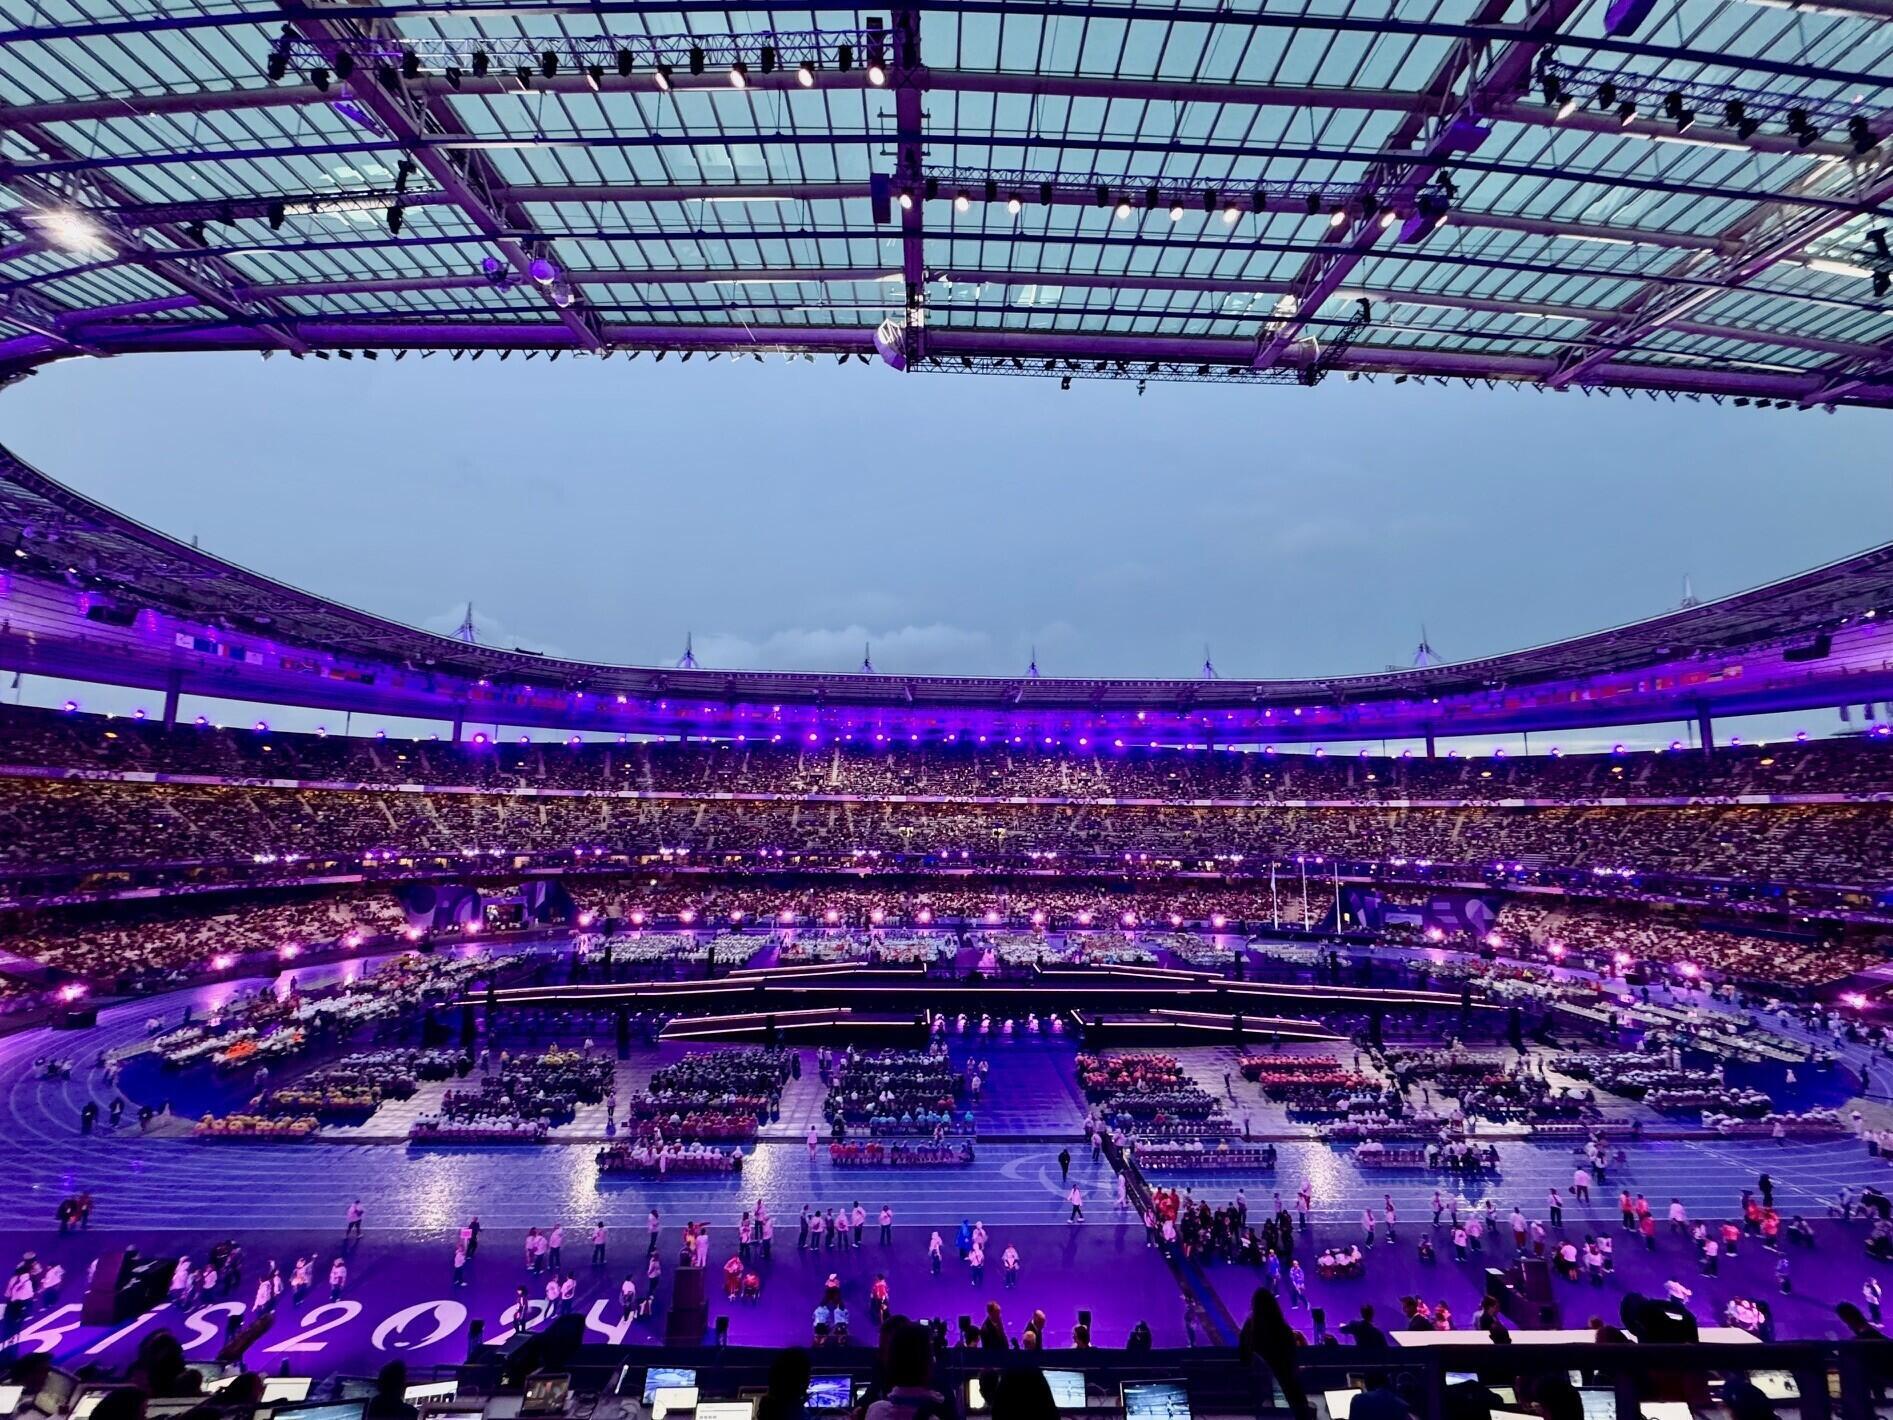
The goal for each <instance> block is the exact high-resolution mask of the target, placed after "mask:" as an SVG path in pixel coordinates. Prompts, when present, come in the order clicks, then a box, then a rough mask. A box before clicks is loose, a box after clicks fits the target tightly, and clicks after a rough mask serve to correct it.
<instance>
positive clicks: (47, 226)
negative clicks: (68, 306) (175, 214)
mask: <svg viewBox="0 0 1893 1420" xmlns="http://www.w3.org/2000/svg"><path fill="white" fill-rule="evenodd" d="M33 225H34V226H36V227H38V228H39V233H40V235H41V236H42V237H44V238H45V239H46V240H47V242H48V243H50V244H51V245H53V246H56V247H58V248H59V249H60V250H61V251H70V252H82V253H84V252H108V253H109V252H110V251H111V244H110V243H109V242H108V241H107V240H106V238H105V230H104V228H102V227H100V226H99V224H98V223H97V222H95V221H94V220H93V219H92V217H91V215H90V214H89V213H86V212H82V211H80V210H79V209H78V208H76V207H46V208H41V209H40V210H39V211H37V212H35V213H34V214H33ZM199 245H200V246H201V245H202V243H201V242H200V243H199Z"/></svg>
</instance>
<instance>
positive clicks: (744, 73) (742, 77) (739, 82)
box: [730, 59, 749, 89]
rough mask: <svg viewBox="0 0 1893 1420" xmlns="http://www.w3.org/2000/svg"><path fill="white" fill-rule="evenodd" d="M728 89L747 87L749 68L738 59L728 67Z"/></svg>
mask: <svg viewBox="0 0 1893 1420" xmlns="http://www.w3.org/2000/svg"><path fill="white" fill-rule="evenodd" d="M730 87H731V88H732V89H747V88H748V87H749V66H748V65H747V64H745V63H743V61H742V60H740V59H739V60H737V61H736V62H735V63H734V64H732V65H730Z"/></svg>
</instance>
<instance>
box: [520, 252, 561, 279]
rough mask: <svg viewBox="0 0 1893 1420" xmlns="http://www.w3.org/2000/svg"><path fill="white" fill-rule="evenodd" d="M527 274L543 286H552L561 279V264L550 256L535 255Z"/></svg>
mask: <svg viewBox="0 0 1893 1420" xmlns="http://www.w3.org/2000/svg"><path fill="white" fill-rule="evenodd" d="M526 274H527V275H528V276H530V277H531V278H532V279H533V280H534V281H535V282H537V283H538V284H539V285H541V286H550V285H551V284H552V283H553V282H554V281H557V280H558V279H559V264H558V263H557V262H555V261H554V260H552V258H551V257H549V256H535V257H534V258H533V259H532V263H531V265H529V266H528V267H527V268H526Z"/></svg>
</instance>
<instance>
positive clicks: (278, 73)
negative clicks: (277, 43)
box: [263, 49, 289, 83]
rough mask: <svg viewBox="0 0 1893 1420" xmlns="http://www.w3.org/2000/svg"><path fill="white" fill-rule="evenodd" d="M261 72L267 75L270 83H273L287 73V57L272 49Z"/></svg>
mask: <svg viewBox="0 0 1893 1420" xmlns="http://www.w3.org/2000/svg"><path fill="white" fill-rule="evenodd" d="M263 72H264V73H265V74H268V75H269V77H270V82H271V83H275V82H276V81H277V80H278V79H281V78H282V77H283V76H284V75H285V74H287V73H288V72H289V56H288V55H287V54H285V53H284V52H283V51H282V50H281V49H272V50H271V51H270V52H269V59H268V60H267V61H266V62H265V63H264V65H263Z"/></svg>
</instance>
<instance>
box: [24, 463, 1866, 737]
mask: <svg viewBox="0 0 1893 1420" xmlns="http://www.w3.org/2000/svg"><path fill="white" fill-rule="evenodd" d="M0 667H4V668H6V669H10V670H17V671H26V672H31V673H35V674H46V675H57V676H67V677H72V678H75V679H80V680H91V681H100V682H109V683H116V684H126V685H137V686H148V687H152V688H154V689H170V690H173V691H179V692H191V693H197V694H204V695H212V696H218V697H222V698H225V699H231V700H253V701H264V702H281V703H289V704H298V705H312V706H322V707H334V708H338V709H361V710H376V711H380V712H382V713H386V714H403V715H417V716H425V717H431V718H440V719H453V720H461V719H466V720H471V721H475V722H493V723H501V724H512V725H552V726H558V727H567V728H574V729H584V728H589V729H601V730H616V731H619V732H625V733H633V732H635V733H640V734H683V733H688V734H694V735H717V736H722V735H736V734H744V735H751V736H760V735H769V734H776V735H814V736H826V735H829V734H834V735H843V734H851V733H853V732H855V731H860V732H862V733H863V735H864V736H865V735H867V734H871V733H876V732H878V733H883V734H886V735H888V736H890V737H895V736H899V737H906V736H912V737H913V738H915V739H937V738H940V737H943V736H947V735H954V734H959V733H967V734H974V733H979V732H982V731H990V732H1003V733H1006V734H1009V735H1010V734H1020V735H1022V736H1023V735H1030V736H1032V737H1034V738H1035V739H1037V738H1043V739H1045V740H1047V741H1051V742H1067V741H1076V740H1077V739H1078V737H1079V736H1080V735H1083V736H1085V737H1086V738H1087V739H1088V738H1089V737H1090V736H1093V735H1095V736H1099V737H1100V740H1099V743H1100V744H1101V743H1102V742H1103V738H1102V737H1107V736H1108V737H1112V738H1117V737H1122V736H1132V737H1135V739H1134V742H1136V743H1166V744H1168V743H1203V742H1208V741H1217V742H1224V743H1258V742H1263V741H1271V740H1283V741H1295V740H1320V739H1342V738H1348V737H1355V738H1371V737H1375V736H1387V737H1392V736H1407V735H1417V734H1424V733H1429V732H1437V733H1440V734H1476V733H1487V732H1494V731H1505V730H1519V729H1537V728H1554V727H1558V726H1578V725H1610V724H1634V723H1649V722H1654V721H1662V720H1671V719H1681V718H1689V717H1692V716H1695V715H1697V714H1698V713H1702V712H1707V713H1711V714H1735V713H1752V712H1760V711H1769V710H1787V709H1806V708H1814V707H1820V706H1831V705H1838V704H1843V703H1846V702H1849V701H1852V702H1856V703H1865V702H1873V701H1879V700H1881V699H1887V700H1893V543H1889V544H1887V545H1885V546H1883V547H1879V548H1875V549H1873V550H1871V551H1868V552H1863V553H1859V554H1857V555H1856V556H1853V557H1850V558H1847V559H1845V560H1843V561H1840V562H1835V563H1830V564H1829V565H1827V566H1825V567H1821V568H1817V569H1815V570H1813V571H1810V572H1805V573H1802V574H1800V575H1798V576H1794V577H1789V578H1786V579H1784V580H1781V581H1778V582H1774V583H1770V584H1769V585H1767V586H1763V587H1757V588H1755V589H1753V590H1751V591H1747V592H1740V593H1737V594H1736V595H1734V596H1729V597H1724V598H1721V599H1719V600H1716V601H1711V602H1704V603H1699V604H1695V605H1690V606H1684V607H1681V608H1679V609H1677V610H1675V611H1672V612H1669V613H1666V614H1665V615H1662V616H1658V617H1653V618H1651V619H1649V620H1646V621H1640V622H1635V623H1632V624H1631V625H1628V626H1621V627H1616V628H1613V629H1610V630H1606V631H1600V632H1597V633H1594V634H1592V635H1589V636H1580V637H1575V638H1572V639H1570V640H1565V641H1560V642H1555V643H1552V644H1548V645H1544V646H1539V647H1536V648H1533V649H1531V650H1525V651H1517V652H1512V653H1509V654H1506V655H1499V656H1490V657H1486V658H1483V659H1480V660H1473V661H1458V662H1448V663H1441V664H1432V665H1423V666H1416V667H1414V668H1413V669H1408V670H1398V669H1395V670H1388V671H1385V672H1382V673H1378V674H1367V675H1354V676H1334V677H1322V678H1319V679H1307V680H1267V681H1258V680H1233V679H1232V680H1224V679H1201V680H1141V679H1140V680H1132V679H1074V678H1062V677H1050V676H1040V675H1038V674H1037V671H1036V667H1035V668H1034V669H1033V671H1032V672H1031V673H1029V674H1027V675H1024V676H1014V677H994V676H906V675H884V674H877V673H873V672H869V671H866V670H865V668H864V671H863V672H861V673H855V674H834V675H826V674H815V673H806V672H783V671H745V670H734V669H725V668H721V667H714V668H704V667H697V666H694V665H693V666H680V667H674V668H654V667H637V666H617V665H607V664H600V663H597V662H587V661H577V660H570V659H564V658H555V657H550V656H545V655H541V654H537V653H535V652H531V651H526V650H522V649H517V648H515V649H506V648H503V647H493V646H481V645H477V644H471V643H469V642H466V641H462V640H459V639H457V638H455V637H451V636H441V635H437V634H435V633H432V632H427V631H421V630H417V629H415V628H413V627H408V626H403V625H400V624H399V623H396V622H393V621H389V620H386V619H384V618H382V617H378V616H374V615H371V614H369V613H367V612H362V611H357V610H354V609H353V608H350V607H346V606H343V605H340V604H339V603H336V602H332V601H329V600H327V599H326V598H323V597H320V596H317V595H315V594H313V593H309V592H304V591H299V590H297V589H296V588H293V587H289V586H285V585H283V584H282V583H280V582H276V581H272V580H270V579H269V578H267V577H264V576H261V575H259V574H257V573H254V572H250V571H247V570H245V569H244V568H241V567H238V566H236V565H234V564H232V563H229V562H226V561H224V560H222V559H220V558H217V557H214V556H212V555H211V554H209V553H207V552H204V551H202V550H200V549H198V548H196V547H194V546H190V545H187V544H185V543H181V542H178V541H177V540H175V539H173V538H171V537H168V536H166V535H165V534H163V533H160V532H156V531H154V530H152V529H150V528H147V527H144V526H142V525H141V524H139V523H136V522H134V521H132V520H131V519H130V518H127V517H125V516H123V515H121V514H118V513H115V512H113V511H112V510H111V509H109V508H106V507H103V506H102V505H100V504H98V503H95V502H93V501H91V500H90V499H88V498H85V497H84V496H82V495H81V494H78V493H75V492H74V491H72V490H71V489H69V488H66V487H64V486H62V485H61V484H59V483H56V482H54V481H53V480H52V479H50V478H48V477H46V476H45V475H44V474H42V473H39V472H37V471H36V470H34V469H32V468H30V467H29V466H27V465H26V464H25V463H23V462H21V461H20V460H18V459H17V458H15V457H14V456H12V455H11V454H8V453H6V451H5V450H0Z"/></svg>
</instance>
